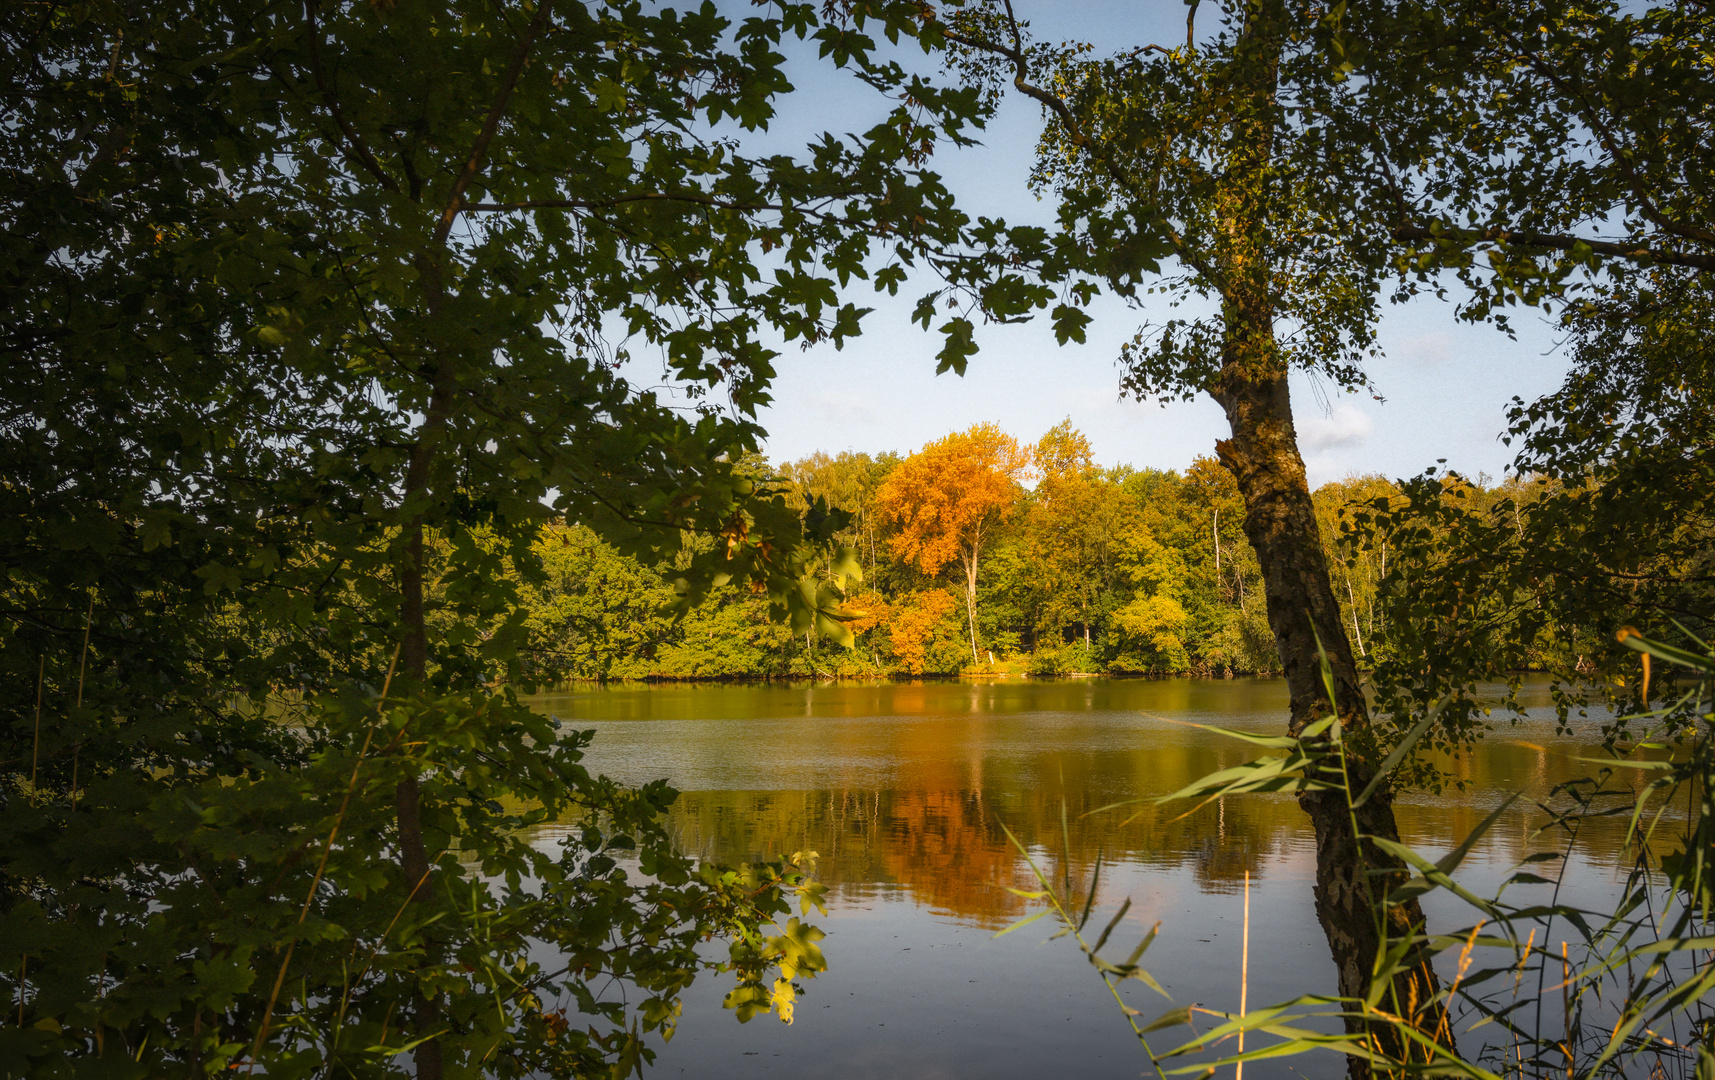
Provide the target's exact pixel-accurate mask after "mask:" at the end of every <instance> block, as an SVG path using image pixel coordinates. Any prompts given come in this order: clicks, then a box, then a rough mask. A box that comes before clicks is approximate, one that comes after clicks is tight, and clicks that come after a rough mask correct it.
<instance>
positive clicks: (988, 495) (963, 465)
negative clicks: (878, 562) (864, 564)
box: [876, 423, 1030, 664]
mask: <svg viewBox="0 0 1715 1080" xmlns="http://www.w3.org/2000/svg"><path fill="white" fill-rule="evenodd" d="M1029 468H1030V452H1029V451H1028V450H1026V449H1025V448H1024V447H1022V446H1019V445H1018V440H1016V439H1014V438H1013V437H1012V436H1010V435H1008V434H1006V433H1005V432H1003V431H1001V430H1000V428H999V427H997V426H996V425H994V424H990V423H983V424H977V425H975V426H973V427H971V428H970V429H969V430H967V431H962V432H955V433H954V434H952V435H948V436H946V437H945V438H942V439H938V440H936V441H935V442H932V443H929V444H928V445H927V446H925V447H923V449H921V450H919V451H918V452H917V453H915V454H912V455H911V456H910V457H908V458H906V459H905V460H904V461H903V462H901V463H900V464H899V467H898V468H896V469H894V470H893V472H891V473H890V474H888V477H887V480H886V481H885V482H884V483H883V484H882V485H881V489H880V490H879V491H877V492H876V505H877V506H878V507H879V508H880V510H881V512H882V514H884V515H885V516H886V517H887V519H888V520H889V521H890V522H891V523H892V524H893V527H894V530H895V532H894V534H893V537H892V539H891V541H890V543H891V544H892V546H893V551H894V554H896V555H898V556H899V557H900V558H902V559H905V560H906V561H908V562H910V563H912V564H914V565H915V566H916V567H917V568H918V569H920V570H922V571H923V573H925V574H928V575H930V576H931V577H932V576H934V575H936V574H939V573H940V572H941V570H942V568H943V567H945V566H946V565H947V564H949V563H952V562H957V563H958V564H959V566H960V568H961V569H962V570H964V578H965V581H964V584H965V621H966V624H967V626H968V628H969V630H970V639H971V663H973V664H976V663H980V662H981V661H980V660H979V659H978V656H977V569H978V564H979V560H980V559H981V558H982V553H983V547H984V545H985V544H987V543H988V542H989V541H990V540H992V539H993V535H994V532H995V530H996V529H998V528H1000V527H1001V526H1002V525H1003V524H1005V523H1006V522H1007V520H1009V519H1010V517H1011V516H1012V512H1013V507H1014V506H1015V505H1017V502H1018V498H1019V494H1020V490H1021V482H1022V480H1023V479H1024V476H1025V474H1026V472H1027V471H1028V470H1029Z"/></svg>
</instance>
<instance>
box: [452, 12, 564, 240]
mask: <svg viewBox="0 0 1715 1080" xmlns="http://www.w3.org/2000/svg"><path fill="white" fill-rule="evenodd" d="M552 7H553V4H552V3H551V2H550V0H537V6H536V16H535V18H533V19H531V20H530V25H529V26H528V27H526V28H525V30H524V36H523V37H522V38H520V39H519V41H518V49H517V51H516V52H514V53H513V55H512V64H511V66H510V67H508V68H507V69H506V75H505V76H504V77H503V78H502V80H501V84H500V93H499V94H497V95H495V98H494V104H493V105H491V106H490V107H489V110H488V118H487V119H486V120H484V121H483V124H482V131H481V132H479V133H478V134H477V137H476V142H475V143H474V144H472V146H471V148H470V154H469V156H468V157H467V158H466V159H465V164H464V168H463V169H462V170H461V171H460V172H459V176H458V179H457V180H455V181H454V182H453V189H452V191H451V192H449V193H448V194H447V208H446V209H445V210H443V211H442V212H441V221H440V224H439V225H437V226H436V227H435V241H434V242H435V246H436V247H440V246H442V245H444V244H445V243H446V242H447V236H448V234H450V233H451V232H452V229H453V222H454V221H455V220H456V219H457V218H458V215H459V209H460V207H462V206H463V204H464V193H465V191H466V189H468V188H469V187H470V184H471V181H472V180H475V179H476V174H477V170H478V169H480V168H482V161H483V158H485V157H486V156H487V155H488V144H489V143H490V142H492V141H494V133H495V131H496V130H498V128H499V127H500V118H501V117H502V116H505V115H506V104H507V102H508V101H510V100H511V98H512V91H513V89H514V88H515V87H517V85H518V78H519V76H520V75H522V74H523V73H524V62H525V61H526V60H528V59H529V58H530V49H531V47H532V46H534V45H535V43H536V36H537V35H538V34H540V33H541V32H542V27H543V26H545V25H547V22H548V12H549V10H550V9H551V8H552Z"/></svg>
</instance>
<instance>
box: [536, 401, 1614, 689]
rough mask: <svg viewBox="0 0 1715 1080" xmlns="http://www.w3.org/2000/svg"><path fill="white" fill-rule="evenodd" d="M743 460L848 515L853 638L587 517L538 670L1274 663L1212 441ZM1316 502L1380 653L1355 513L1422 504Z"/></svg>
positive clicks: (556, 572) (960, 439) (1359, 635)
mask: <svg viewBox="0 0 1715 1080" xmlns="http://www.w3.org/2000/svg"><path fill="white" fill-rule="evenodd" d="M744 468H745V469H746V470H747V471H749V472H750V473H751V474H752V475H754V476H755V477H756V478H757V480H758V481H759V482H763V483H770V482H771V483H773V484H774V485H775V486H776V487H777V489H778V492H779V497H780V498H783V499H785V500H786V501H787V502H788V503H789V504H792V505H797V506H803V507H805V508H807V511H808V508H810V507H812V506H814V505H815V504H816V501H817V500H821V501H822V502H823V503H825V505H826V506H827V507H828V508H830V509H831V510H833V511H834V512H836V513H842V514H844V515H848V516H849V522H848V523H846V524H845V525H844V527H842V528H840V529H838V530H837V531H836V532H834V533H833V535H832V537H831V539H830V541H829V557H830V558H829V561H830V564H831V563H832V562H833V561H834V559H835V558H837V557H838V555H839V553H840V550H841V549H844V551H845V553H846V557H847V558H849V559H855V561H856V563H857V564H858V566H859V568H860V569H861V571H862V584H861V585H858V586H856V587H854V588H852V589H851V590H850V591H849V593H848V595H847V598H846V604H845V612H846V614H847V616H848V617H849V619H850V621H849V623H848V626H849V628H850V630H851V631H852V634H853V640H852V642H851V646H850V647H849V648H842V647H840V645H838V644H835V643H831V642H829V641H826V640H821V639H820V638H819V637H818V636H817V635H813V634H807V633H801V632H798V633H795V632H794V631H793V630H792V629H791V628H790V627H789V626H787V625H783V624H782V623H781V622H780V621H779V620H778V619H775V618H772V617H771V616H770V613H769V602H768V599H767V597H765V596H762V595H759V594H758V593H756V592H754V591H752V590H750V589H747V588H739V587H734V586H725V587H720V588H717V589H714V590H712V591H711V592H710V593H709V594H708V595H706V596H705V597H703V598H701V599H700V600H699V601H697V602H695V603H689V604H687V603H683V602H681V599H680V596H679V594H678V591H677V590H676V589H675V579H676V578H677V577H678V572H677V568H676V567H677V560H676V559H674V558H668V559H665V560H661V561H656V562H649V561H645V560H641V559H638V558H634V557H630V556H627V555H623V554H621V553H620V552H619V551H617V550H616V549H614V548H613V547H611V546H610V545H608V544H606V543H604V542H603V541H602V540H601V539H600V538H599V537H598V536H597V535H596V534H595V532H594V531H592V530H591V529H589V528H587V527H584V526H580V525H575V524H574V525H560V526H555V527H553V528H550V529H549V530H548V531H547V532H546V533H545V534H544V535H543V537H542V538H541V539H540V541H539V542H538V549H539V552H540V554H541V557H542V563H543V568H544V570H545V571H546V577H545V580H543V581H541V582H539V583H536V584H533V585H531V586H528V587H526V588H525V590H524V595H525V598H526V604H527V605H528V607H529V610H530V626H531V629H532V631H533V638H534V648H533V649H532V650H531V655H532V656H533V657H534V658H535V660H536V663H537V666H538V670H540V671H541V672H543V673H544V674H547V673H552V672H564V673H567V674H570V675H571V676H573V677H576V678H590V679H718V678H774V677H789V678H807V677H875V676H904V677H911V676H920V675H953V674H958V673H961V672H969V671H981V672H1005V673H1011V674H1021V673H1029V674H1032V675H1056V674H1073V673H1112V674H1152V675H1180V674H1190V675H1202V676H1231V675H1252V674H1270V673H1273V672H1276V671H1278V670H1279V663H1280V661H1279V656H1278V653H1277V652H1276V649H1275V645H1274V639H1273V636H1272V634H1271V632H1270V630H1269V625H1268V615H1267V611H1266V605H1265V598H1264V595H1263V585H1262V577H1261V572H1260V570H1259V568H1258V565H1257V557H1256V553H1255V551H1254V550H1253V549H1252V548H1251V545H1250V544H1249V543H1248V542H1247V540H1246V539H1245V533H1244V528H1243V521H1244V503H1243V500H1242V498H1241V497H1240V494H1239V491H1238V488H1237V485H1236V483H1235V482H1234V479H1233V477H1232V474H1231V473H1229V472H1228V471H1227V470H1226V468H1225V467H1223V466H1222V465H1221V464H1220V463H1219V462H1217V461H1216V460H1215V459H1213V458H1209V457H1199V458H1197V459H1196V460H1195V461H1194V462H1193V463H1192V464H1191V465H1190V467H1189V468H1186V469H1184V470H1183V471H1180V470H1173V469H1158V468H1148V467H1145V468H1137V467H1133V466H1131V465H1103V464H1101V463H1098V462H1097V461H1095V459H1094V457H1093V455H1092V452H1091V448H1090V444H1089V441H1088V439H1087V438H1086V437H1085V436H1084V435H1083V434H1082V433H1081V432H1079V431H1078V430H1077V429H1076V428H1075V427H1074V426H1073V424H1072V422H1071V421H1070V420H1068V421H1066V422H1064V423H1062V424H1060V425H1059V426H1057V427H1055V428H1054V429H1053V430H1051V431H1049V432H1047V433H1045V434H1044V435H1042V436H1041V437H1040V438H1039V439H1037V440H1036V441H1035V442H1033V443H1032V442H1022V441H1020V440H1018V439H1016V438H1014V437H1013V436H1011V435H1009V434H1007V433H1004V432H1002V431H1001V430H1000V429H999V428H998V427H996V426H995V425H993V424H979V425H977V426H975V427H973V428H971V429H970V430H968V431H963V432H955V433H952V434H949V435H948V436H946V437H945V438H943V439H940V440H937V441H935V442H932V443H930V444H929V445H928V446H926V447H924V448H923V449H921V450H920V451H918V452H917V453H915V454H909V455H901V454H897V453H882V454H875V455H872V454H868V453H854V452H849V451H847V452H842V453H839V454H833V455H830V454H826V453H816V454H812V455H810V456H808V457H805V458H801V459H798V460H795V461H789V462H781V463H776V464H771V463H769V462H767V461H765V460H763V459H762V458H760V457H753V458H751V459H749V460H747V461H746V462H745V463H744ZM1546 483H1547V482H1546V481H1544V480H1539V481H1535V482H1529V481H1521V480H1519V479H1517V478H1513V479H1509V480H1507V481H1505V482H1504V483H1502V484H1499V485H1489V484H1487V483H1486V482H1485V480H1483V479H1479V480H1478V481H1477V482H1475V483H1473V482H1471V481H1467V480H1463V479H1449V480H1447V481H1445V482H1444V484H1445V486H1446V487H1447V488H1448V490H1449V492H1450V493H1457V497H1458V498H1459V499H1461V500H1463V501H1464V502H1465V505H1466V506H1467V508H1471V507H1491V506H1493V505H1495V504H1497V503H1499V502H1501V501H1506V502H1507V503H1508V504H1509V506H1512V507H1514V509H1515V512H1518V513H1528V507H1529V503H1530V501H1531V498H1532V491H1533V489H1537V488H1541V487H1542V486H1543V485H1544V484H1546ZM1313 497H1314V501H1315V506H1316V510H1317V516H1318V525H1319V527H1320V530H1321V534H1322V538H1323V547H1324V554H1325V556H1326V558H1327V559H1328V564H1329V568H1330V572H1331V574H1332V577H1333V583H1334V587H1335V592H1336V594H1337V598H1338V600H1339V602H1340V605H1341V610H1342V613H1343V615H1344V622H1345V625H1346V628H1347V631H1348V632H1349V633H1350V634H1351V638H1352V641H1353V644H1354V648H1355V649H1356V650H1357V652H1358V653H1359V655H1360V656H1361V657H1362V658H1364V659H1365V660H1368V659H1369V658H1370V657H1371V655H1372V652H1373V650H1376V649H1386V647H1387V642H1388V640H1389V637H1388V628H1387V620H1386V616H1385V614H1384V612H1383V610H1382V607H1381V605H1380V604H1379V603H1378V599H1379V588H1380V585H1381V583H1382V581H1383V578H1384V577H1385V575H1386V574H1387V573H1388V569H1389V567H1388V560H1389V541H1388V539H1387V536H1386V535H1385V533H1383V532H1381V531H1380V530H1377V529H1374V528H1370V529H1365V528H1363V527H1362V526H1361V525H1360V522H1361V521H1364V520H1367V519H1368V517H1369V516H1370V514H1372V513H1373V512H1374V511H1375V510H1378V509H1385V508H1390V507H1396V506H1400V505H1403V504H1405V503H1407V502H1408V501H1409V500H1407V499H1406V497H1405V496H1404V490H1403V488H1402V487H1401V486H1400V485H1399V484H1397V483H1395V482H1393V481H1390V480H1388V479H1385V478H1383V477H1381V476H1378V475H1370V476H1352V477H1348V478H1346V479H1344V480H1337V481H1332V482H1329V483H1326V484H1323V485H1322V486H1321V487H1320V488H1318V489H1317V490H1316V491H1315V492H1314V493H1313ZM688 542H689V543H691V544H693V545H700V546H701V547H704V548H706V547H707V546H709V545H710V544H712V543H713V542H714V541H711V540H709V539H707V538H690V539H689V540H688ZM682 557H683V556H681V558H682ZM1396 561H1397V560H1396ZM1598 632H1599V631H1598ZM1544 647H1545V648H1549V649H1558V650H1559V651H1562V652H1563V651H1565V649H1566V648H1567V647H1572V648H1576V643H1567V642H1559V643H1553V644H1548V643H1545V646H1544ZM1558 659H1562V660H1564V659H1565V658H1564V657H1558ZM1526 662H1529V661H1528V659H1527V661H1526ZM1572 662H1573V664H1576V663H1577V658H1576V657H1573V658H1572Z"/></svg>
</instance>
